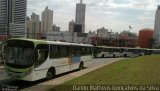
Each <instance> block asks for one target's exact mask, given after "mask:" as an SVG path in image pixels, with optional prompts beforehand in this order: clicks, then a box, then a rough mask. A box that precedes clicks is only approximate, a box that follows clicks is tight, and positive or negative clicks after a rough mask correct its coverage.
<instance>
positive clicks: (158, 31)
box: [154, 5, 160, 47]
mask: <svg viewBox="0 0 160 91" xmlns="http://www.w3.org/2000/svg"><path fill="white" fill-rule="evenodd" d="M154 39H155V47H160V5H159V6H158V8H157V11H156V15H155V25H154Z"/></svg>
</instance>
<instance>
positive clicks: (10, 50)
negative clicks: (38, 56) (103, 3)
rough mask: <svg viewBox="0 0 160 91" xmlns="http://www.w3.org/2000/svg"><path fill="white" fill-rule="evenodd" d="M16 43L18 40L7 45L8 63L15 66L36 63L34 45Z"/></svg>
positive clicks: (19, 66) (25, 66) (27, 65)
mask: <svg viewBox="0 0 160 91" xmlns="http://www.w3.org/2000/svg"><path fill="white" fill-rule="evenodd" d="M15 43H17V41H16V42H12V44H10V43H8V45H7V55H6V65H8V66H10V67H14V68H27V67H31V66H32V65H33V63H34V60H33V59H34V56H33V53H34V51H33V47H31V46H27V45H28V44H27V45H25V44H26V43H25V42H23V43H20V42H19V43H18V44H15ZM16 45H18V46H16Z"/></svg>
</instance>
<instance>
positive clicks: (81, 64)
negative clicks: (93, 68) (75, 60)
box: [79, 62, 84, 70]
mask: <svg viewBox="0 0 160 91" xmlns="http://www.w3.org/2000/svg"><path fill="white" fill-rule="evenodd" d="M83 68H84V65H83V62H81V63H80V65H79V70H82V69H83Z"/></svg>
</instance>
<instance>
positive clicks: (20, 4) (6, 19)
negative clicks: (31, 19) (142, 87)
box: [0, 0, 27, 37]
mask: <svg viewBox="0 0 160 91" xmlns="http://www.w3.org/2000/svg"><path fill="white" fill-rule="evenodd" d="M26 7H27V0H0V35H4V36H12V37H26Z"/></svg>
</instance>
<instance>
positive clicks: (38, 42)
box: [9, 38, 93, 47]
mask: <svg viewBox="0 0 160 91" xmlns="http://www.w3.org/2000/svg"><path fill="white" fill-rule="evenodd" d="M9 40H24V41H31V42H33V43H35V44H36V45H37V44H53V45H73V46H87V47H92V46H93V45H90V44H82V43H81V44H78V43H68V42H60V41H47V40H37V39H27V38H12V39H9Z"/></svg>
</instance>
